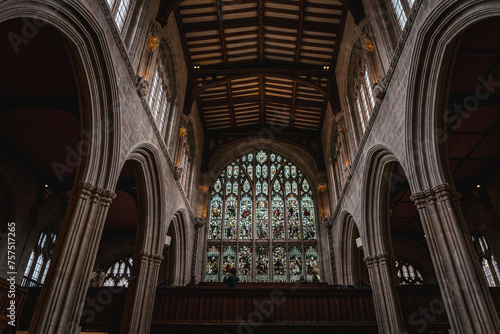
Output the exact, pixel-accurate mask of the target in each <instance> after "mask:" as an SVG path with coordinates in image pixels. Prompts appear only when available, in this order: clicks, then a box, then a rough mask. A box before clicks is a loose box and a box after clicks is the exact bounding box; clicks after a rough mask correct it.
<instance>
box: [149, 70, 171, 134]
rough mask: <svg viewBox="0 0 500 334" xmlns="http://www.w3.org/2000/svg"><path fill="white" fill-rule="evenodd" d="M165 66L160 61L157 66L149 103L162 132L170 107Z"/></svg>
mask: <svg viewBox="0 0 500 334" xmlns="http://www.w3.org/2000/svg"><path fill="white" fill-rule="evenodd" d="M165 72H166V71H165V68H164V66H163V65H162V64H161V63H159V64H158V65H157V66H156V69H155V74H154V77H153V81H152V83H151V89H150V93H149V99H148V105H149V110H150V111H151V115H152V116H153V118H154V120H155V122H156V125H157V126H158V130H159V131H160V133H161V132H162V131H163V128H164V126H165V119H166V114H167V112H168V107H169V103H168V101H169V98H168V96H169V92H168V86H167V80H166V78H165V74H166V73H165Z"/></svg>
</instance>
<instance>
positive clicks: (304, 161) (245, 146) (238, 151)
mask: <svg viewBox="0 0 500 334" xmlns="http://www.w3.org/2000/svg"><path fill="white" fill-rule="evenodd" d="M271 136H272V134H271ZM253 148H257V149H270V150H272V151H274V152H275V153H277V154H280V155H283V156H285V157H287V158H288V159H290V160H291V161H293V162H294V163H295V164H296V165H297V167H299V168H300V169H301V170H302V172H303V173H304V174H305V176H306V177H307V180H308V181H309V183H310V184H311V188H312V189H313V193H314V196H318V193H317V188H318V184H317V180H316V175H317V174H318V165H317V162H316V161H315V158H314V157H313V156H312V155H311V154H310V153H309V152H307V151H306V150H304V149H302V148H300V147H298V146H296V145H292V144H288V143H285V142H282V141H280V140H276V139H267V138H250V139H243V140H241V141H234V142H232V143H230V144H228V145H224V146H222V147H221V148H220V149H218V150H217V152H215V153H214V154H213V155H212V157H211V158H210V161H209V163H208V174H209V188H210V190H209V192H211V186H213V183H215V181H216V180H217V177H218V176H219V175H220V173H221V172H222V170H223V169H224V167H225V166H226V165H227V164H228V163H231V162H232V161H233V160H235V159H236V158H238V157H239V156H240V155H242V154H244V153H245V152H246V151H249V150H251V149H253ZM316 198H318V197H316Z"/></svg>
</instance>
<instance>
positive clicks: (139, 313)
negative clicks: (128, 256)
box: [120, 252, 163, 334]
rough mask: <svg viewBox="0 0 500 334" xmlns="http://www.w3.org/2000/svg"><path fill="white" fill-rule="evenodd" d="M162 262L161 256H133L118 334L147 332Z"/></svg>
mask: <svg viewBox="0 0 500 334" xmlns="http://www.w3.org/2000/svg"><path fill="white" fill-rule="evenodd" d="M162 260H163V256H161V255H157V254H150V253H146V252H140V253H138V254H137V255H136V256H134V262H133V266H132V276H131V278H130V280H129V286H128V292H127V300H126V301H125V309H124V311H123V318H122V323H121V327H120V334H124V333H130V334H137V333H146V332H149V328H150V327H151V319H152V317H153V306H154V300H155V295H156V285H157V281H158V273H159V271H160V264H161V261H162Z"/></svg>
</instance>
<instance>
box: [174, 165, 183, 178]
mask: <svg viewBox="0 0 500 334" xmlns="http://www.w3.org/2000/svg"><path fill="white" fill-rule="evenodd" d="M182 170H183V169H182V167H181V166H177V165H176V166H175V167H174V179H176V180H180V179H181V177H182Z"/></svg>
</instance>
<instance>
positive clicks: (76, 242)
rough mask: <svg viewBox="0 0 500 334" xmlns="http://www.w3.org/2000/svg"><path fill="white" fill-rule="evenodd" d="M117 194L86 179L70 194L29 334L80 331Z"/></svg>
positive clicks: (66, 333) (63, 333)
mask: <svg viewBox="0 0 500 334" xmlns="http://www.w3.org/2000/svg"><path fill="white" fill-rule="evenodd" d="M115 196H116V194H115V193H114V192H112V191H109V190H104V189H101V188H98V187H95V186H93V185H91V184H88V183H85V182H81V183H79V184H78V185H77V186H76V187H75V188H74V190H73V191H72V192H71V193H70V194H69V204H68V210H67V212H66V217H65V219H64V222H63V225H62V227H61V231H60V233H59V235H58V237H57V244H56V248H55V250H54V253H53V254H52V258H51V264H50V268H49V271H48V274H47V277H46V283H45V285H44V286H43V288H42V291H41V294H40V298H39V300H38V303H37V306H36V308H35V313H34V315H33V319H32V321H31V325H30V329H29V333H33V334H34V333H37V334H52V333H61V334H68V333H71V334H76V333H80V328H79V323H80V317H81V313H82V309H83V302H84V299H85V296H86V295H87V289H88V286H89V280H90V275H91V273H92V267H93V266H94V261H95V257H96V255H97V250H98V247H99V242H100V240H101V234H102V230H103V227H104V222H105V219H106V215H107V213H108V209H109V205H110V204H111V201H112V200H113V198H115Z"/></svg>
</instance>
